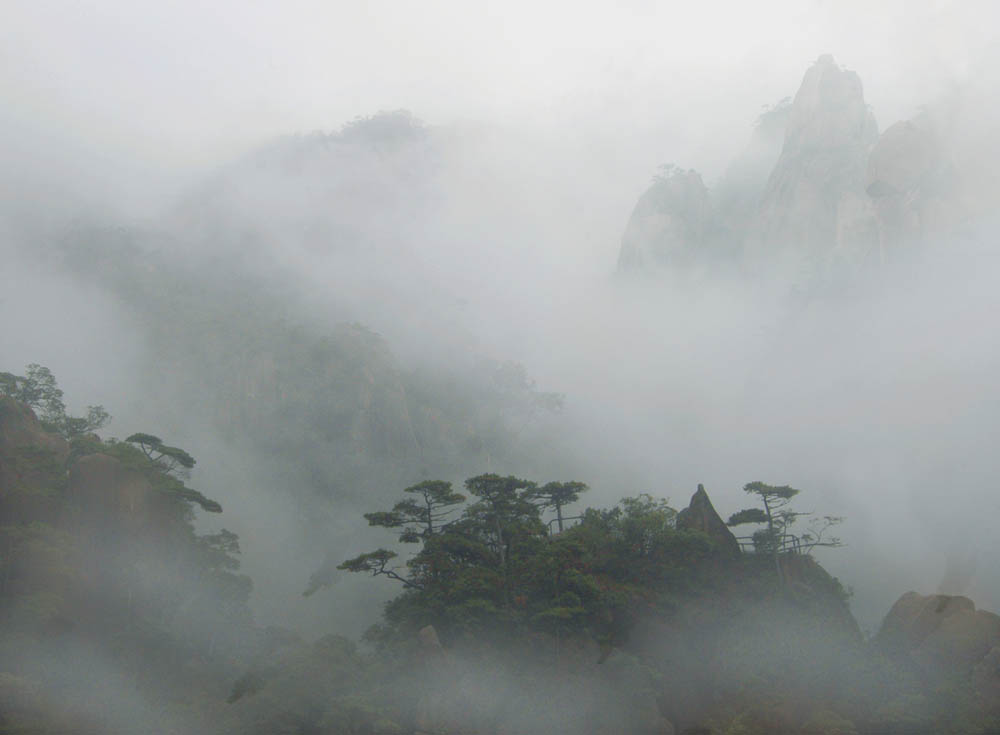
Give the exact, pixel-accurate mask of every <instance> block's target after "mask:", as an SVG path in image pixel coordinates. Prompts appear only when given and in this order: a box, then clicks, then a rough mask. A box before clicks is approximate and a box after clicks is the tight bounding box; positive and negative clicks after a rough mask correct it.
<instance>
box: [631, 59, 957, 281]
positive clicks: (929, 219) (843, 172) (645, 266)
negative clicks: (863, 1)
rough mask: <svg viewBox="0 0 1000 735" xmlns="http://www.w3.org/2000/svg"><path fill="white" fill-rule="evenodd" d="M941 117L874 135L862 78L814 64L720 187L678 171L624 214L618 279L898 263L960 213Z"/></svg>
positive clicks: (799, 272) (925, 115) (849, 269)
mask: <svg viewBox="0 0 1000 735" xmlns="http://www.w3.org/2000/svg"><path fill="white" fill-rule="evenodd" d="M940 118H941V116H940V115H935V114H933V113H932V112H930V111H924V112H922V113H920V114H919V115H917V116H916V117H914V118H913V119H911V120H905V121H900V122H897V123H895V124H893V125H891V126H889V127H888V128H887V129H886V130H885V131H884V132H882V133H881V135H880V134H879V130H878V125H877V123H876V121H875V116H874V114H873V113H872V110H871V109H870V107H869V106H868V104H867V102H866V101H865V98H864V91H863V87H862V83H861V79H860V77H859V76H858V74H857V73H856V72H854V71H850V70H847V69H844V68H842V67H840V66H839V65H838V64H837V63H836V62H835V61H834V59H833V57H832V56H830V55H824V56H821V57H819V59H817V61H816V62H815V63H814V64H813V65H812V66H811V67H810V68H809V69H808V70H807V71H806V73H805V76H804V78H803V80H802V83H801V85H800V87H799V89H798V91H797V93H796V94H795V96H794V98H793V99H792V100H791V102H790V103H784V102H783V103H779V105H777V106H775V108H773V109H772V110H769V111H768V112H766V113H765V115H763V116H762V117H761V119H760V120H759V121H758V124H757V126H756V129H755V131H754V136H753V138H752V140H751V142H750V144H749V145H748V147H747V150H746V152H745V153H744V154H742V155H741V157H740V158H738V159H737V160H736V161H735V162H734V164H733V165H732V166H730V168H729V170H727V172H726V174H725V176H724V177H723V178H722V180H721V181H720V182H719V183H718V186H717V187H716V190H715V191H709V189H708V188H706V187H705V186H704V184H703V183H702V182H701V177H700V176H698V174H697V172H695V171H683V170H681V169H678V168H676V167H674V168H672V169H671V170H669V171H668V173H667V175H666V176H665V177H658V178H657V179H656V180H655V181H654V183H653V185H652V186H651V187H650V188H649V189H648V190H647V191H646V192H645V193H644V194H643V195H642V196H641V197H640V199H639V202H638V203H637V204H636V206H635V209H634V210H633V212H632V215H631V217H630V218H629V222H628V225H627V227H626V229H625V234H624V235H623V238H622V244H621V250H620V255H619V271H623V272H637V271H650V270H653V271H655V270H657V269H662V268H668V269H669V268H676V267H682V266H690V265H692V264H693V265H700V266H707V267H715V266H716V264H717V263H718V261H719V260H720V257H721V259H723V260H728V261H729V262H732V263H735V264H738V266H739V267H742V268H744V269H746V270H747V271H749V272H751V273H758V274H768V275H776V276H777V277H779V278H782V279H785V280H788V281H789V282H791V283H792V284H793V285H796V286H800V287H803V286H804V287H808V286H809V285H810V284H815V283H817V282H820V283H822V282H828V281H830V280H833V279H837V278H842V277H846V278H849V279H850V278H853V277H854V275H855V274H857V273H858V272H859V271H864V270H868V269H872V268H879V267H882V266H884V265H886V264H887V263H890V262H892V261H894V260H899V259H901V258H905V257H906V255H907V254H908V253H909V252H913V251H915V250H916V249H918V248H919V246H920V245H921V243H922V242H923V241H925V240H926V239H928V238H929V237H931V236H932V235H934V234H935V233H940V232H943V231H947V230H948V229H949V228H950V227H953V226H955V225H956V224H957V223H958V222H960V221H961V220H962V217H963V216H964V214H965V213H966V212H965V209H966V208H965V207H964V206H963V194H962V191H961V187H960V186H959V185H958V178H957V176H958V174H957V172H956V171H955V169H954V167H953V166H951V165H950V164H949V159H948V141H947V139H946V135H945V128H946V126H945V125H944V124H943V122H942V121H941V119H940ZM777 129H780V130H781V134H780V139H781V143H780V149H777V150H776V148H777V147H776V146H775V143H774V141H775V140H776V139H777V138H778V136H777V135H776V130H777ZM768 141H770V143H769V142H768ZM778 150H780V152H778ZM765 169H769V173H768V174H767V175H766V178H765V177H764V176H762V175H761V172H762V171H764V170H765ZM679 192H681V193H682V194H683V195H680V194H679ZM708 232H711V233H713V235H714V236H713V237H707V236H706V234H705V233H708Z"/></svg>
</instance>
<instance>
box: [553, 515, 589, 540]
mask: <svg viewBox="0 0 1000 735" xmlns="http://www.w3.org/2000/svg"><path fill="white" fill-rule="evenodd" d="M582 518H583V516H563V519H562V522H563V530H564V531H565V530H566V529H567V528H572V527H573V526H575V525H576V524H577V523H579V522H580V520H581V519H582ZM570 521H573V523H570ZM545 525H546V526H547V527H548V529H549V536H556V535H558V534H559V519H558V518H553V519H552V520H551V521H549V522H548V523H546V524H545Z"/></svg>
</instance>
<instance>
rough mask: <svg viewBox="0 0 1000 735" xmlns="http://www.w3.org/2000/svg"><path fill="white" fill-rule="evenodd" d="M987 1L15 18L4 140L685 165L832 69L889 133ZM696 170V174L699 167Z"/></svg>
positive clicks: (471, 6) (150, 12) (287, 7)
mask: <svg viewBox="0 0 1000 735" xmlns="http://www.w3.org/2000/svg"><path fill="white" fill-rule="evenodd" d="M997 7H998V5H997V3H994V2H988V1H981V0H963V1H961V2H948V1H944V0H926V1H925V2H906V1H905V0H874V2H873V1H872V0H869V1H868V2H865V1H864V0H765V1H763V2H720V1H719V0H703V1H699V2H683V3H682V2H663V1H661V2H654V1H651V0H631V1H624V2H604V3H597V2H586V1H581V0H574V1H573V2H538V1H537V0H505V1H504V2H471V1H469V0H447V1H440V0H439V1H435V0H430V1H424V2H415V1H413V0H351V1H350V2H347V1H344V0H334V1H332V2H330V1H327V2H316V1H315V0H284V1H283V2H280V3H279V2H274V1H272V2H259V1H257V0H240V1H239V2H236V1H235V0H214V1H213V2H208V3H206V2H194V1H193V0H176V1H173V2H163V0H157V1H156V2H151V1H149V0H127V1H126V0H104V1H103V2H73V1H70V0H62V1H58V0H31V1H30V2H29V1H27V0H22V1H20V2H19V1H18V0H11V1H10V2H6V3H4V8H3V10H2V11H0V16H2V22H0V92H2V97H3V111H2V112H0V124H4V125H6V127H7V128H8V129H9V128H11V127H14V128H16V129H18V130H20V131H22V132H25V131H29V132H30V133H31V135H32V136H34V138H35V139H36V140H50V141H52V142H53V143H54V144H55V143H58V144H59V145H60V146H65V147H68V148H72V149H82V150H84V151H87V152H89V153H91V154H92V153H93V152H94V151H100V152H101V155H106V156H110V157H112V158H121V159H123V160H130V161H133V162H135V161H138V162H141V163H143V164H144V165H150V166H152V167H154V168H168V169H169V168H173V167H181V168H183V167H187V166H188V165H190V164H191V163H193V162H206V161H208V160H218V159H219V158H220V157H227V156H229V155H233V154H235V153H237V152H239V151H241V150H242V149H243V148H245V147H246V146H248V145H251V144H253V143H255V142H257V141H259V140H260V139H261V138H264V137H268V136H270V135H274V134H280V133H285V132H295V131H304V130H313V129H317V128H320V129H331V128H336V127H338V126H339V125H340V124H341V123H342V122H344V121H345V120H348V119H350V118H352V117H354V116H356V115H359V114H370V113H371V112H374V111H377V110H379V109H395V108H400V107H405V108H408V109H411V110H412V111H413V112H414V113H415V114H416V115H418V116H419V117H422V118H424V119H425V120H427V121H429V122H432V123H444V122H450V121H453V120H468V119H475V120H492V121H498V122H502V123H524V124H530V125H547V126H553V127H556V128H560V127H563V126H566V125H573V126H585V127H588V128H593V129H594V130H595V131H597V133H598V134H609V131H615V130H623V131H624V134H627V131H628V130H629V129H631V128H633V127H634V128H635V129H636V130H638V131H640V132H641V131H642V130H648V129H650V128H654V129H655V128H656V127H657V126H667V127H669V130H670V132H671V134H674V135H679V136H686V137H687V138H688V139H689V141H688V142H689V147H690V148H691V149H692V153H691V155H692V157H693V158H695V159H697V157H698V152H699V150H709V149H718V147H719V146H718V142H717V141H716V142H714V143H712V144H711V145H709V143H708V142H706V141H705V140H704V139H705V138H711V137H718V134H719V133H721V132H724V131H727V130H730V129H731V128H730V127H729V126H730V125H731V124H732V123H733V121H729V120H720V119H719V118H720V117H723V114H722V113H721V110H723V109H725V110H726V111H727V112H726V115H725V116H726V117H732V116H734V115H737V116H741V119H739V120H737V121H735V122H736V123H738V124H739V126H741V127H742V128H745V127H746V126H747V125H748V123H749V121H750V120H752V119H753V116H754V114H755V112H756V111H757V110H758V109H759V107H760V105H761V104H763V103H766V102H770V101H774V100H776V99H778V98H780V97H782V96H784V95H787V94H791V93H793V92H794V90H795V87H796V86H797V84H798V81H799V80H800V78H801V75H802V73H803V71H804V69H805V68H806V66H807V65H808V63H809V62H811V61H812V60H813V59H815V57H816V56H818V55H819V54H820V53H826V52H830V53H833V54H834V55H835V56H836V57H837V59H838V61H840V62H841V63H842V64H844V65H846V66H848V67H850V68H853V69H856V70H857V71H859V73H860V74H861V75H862V78H863V80H864V82H865V84H866V90H867V94H868V99H869V101H870V102H871V103H872V104H873V106H874V107H875V111H876V114H877V116H878V117H879V119H880V121H882V123H883V125H885V124H887V123H888V122H891V121H892V120H894V119H896V118H898V117H900V116H903V115H907V114H909V112H910V111H912V108H913V106H914V105H915V104H918V103H919V102H921V101H923V100H925V99H927V98H929V97H931V96H933V94H935V93H936V92H937V91H939V90H940V89H941V88H942V86H943V85H945V84H947V83H948V81H949V80H952V79H960V78H961V77H962V76H963V74H965V72H966V70H967V69H968V67H969V64H970V60H971V59H972V58H973V57H974V56H975V54H976V53H977V52H978V50H979V49H981V48H982V47H983V46H984V45H985V44H986V43H987V41H988V39H989V38H990V36H991V34H992V32H993V30H994V29H995V28H996V23H997V20H998V19H1000V12H998V10H997ZM698 163H700V162H699V161H698V160H694V161H693V162H692V164H693V165H696V164H698Z"/></svg>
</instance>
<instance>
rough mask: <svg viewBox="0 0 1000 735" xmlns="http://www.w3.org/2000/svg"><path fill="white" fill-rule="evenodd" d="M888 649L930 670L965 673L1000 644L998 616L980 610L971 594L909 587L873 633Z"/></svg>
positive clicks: (893, 654)
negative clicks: (920, 591)
mask: <svg viewBox="0 0 1000 735" xmlns="http://www.w3.org/2000/svg"><path fill="white" fill-rule="evenodd" d="M875 643H876V645H877V646H878V647H879V648H881V649H882V650H883V651H885V652H886V653H888V654H889V655H892V656H895V657H897V658H904V659H907V660H909V661H912V662H913V663H915V664H916V665H917V666H918V667H919V668H920V669H921V670H923V671H924V672H925V673H928V674H954V673H961V674H967V673H969V672H970V671H973V670H974V669H976V668H977V667H978V666H979V665H980V664H981V663H982V662H983V661H984V659H985V658H986V657H987V656H988V655H989V654H990V651H992V650H993V649H994V648H996V647H998V646H1000V616H997V615H995V614H993V613H991V612H988V611H986V610H977V609H976V606H975V603H973V601H972V600H970V599H969V598H967V597H959V596H950V595H926V596H925V595H919V594H917V593H916V592H907V593H906V594H905V595H903V596H902V597H900V598H899V599H898V600H897V601H896V603H895V604H894V605H893V606H892V608H891V609H890V610H889V614H888V615H886V617H885V620H884V621H883V622H882V627H881V628H880V629H879V632H878V634H877V635H876V637H875Z"/></svg>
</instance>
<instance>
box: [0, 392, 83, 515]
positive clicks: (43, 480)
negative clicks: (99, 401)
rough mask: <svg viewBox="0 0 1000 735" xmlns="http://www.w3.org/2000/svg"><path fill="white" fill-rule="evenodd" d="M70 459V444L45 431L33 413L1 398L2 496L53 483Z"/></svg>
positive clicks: (0, 481) (0, 479) (8, 399)
mask: <svg viewBox="0 0 1000 735" xmlns="http://www.w3.org/2000/svg"><path fill="white" fill-rule="evenodd" d="M68 456H69V444H67V443H66V440H65V439H63V438H62V437H61V436H59V435H58V434H52V433H49V432H47V431H45V429H43V428H42V425H41V423H40V422H39V421H38V418H37V417H36V416H35V413H34V411H32V410H31V408H29V407H28V406H26V405H25V404H23V403H19V402H18V401H15V400H14V399H13V398H3V397H0V496H3V495H5V494H7V493H9V492H11V491H12V490H14V489H15V488H19V487H36V486H39V485H43V484H47V483H50V482H51V481H52V480H53V479H54V473H56V474H58V473H59V472H60V471H61V470H62V466H63V464H64V463H65V462H66V458H67V457H68Z"/></svg>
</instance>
